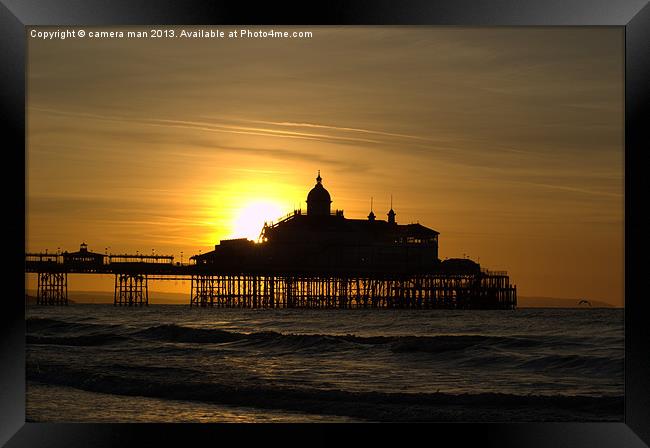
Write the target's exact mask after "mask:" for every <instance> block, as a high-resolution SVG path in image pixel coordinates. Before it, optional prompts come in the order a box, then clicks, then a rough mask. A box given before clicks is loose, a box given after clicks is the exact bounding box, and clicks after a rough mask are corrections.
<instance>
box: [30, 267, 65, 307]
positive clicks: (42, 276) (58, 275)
mask: <svg viewBox="0 0 650 448" xmlns="http://www.w3.org/2000/svg"><path fill="white" fill-rule="evenodd" d="M36 304H37V305H67V304H68V274H67V273H66V272H39V273H38V286H37V289H36Z"/></svg>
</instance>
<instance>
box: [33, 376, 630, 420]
mask: <svg viewBox="0 0 650 448" xmlns="http://www.w3.org/2000/svg"><path fill="white" fill-rule="evenodd" d="M27 378H28V379H29V380H30V381H35V382H39V383H46V384H54V385H60V386H68V387H75V388H78V389H83V390H88V391H92V392H101V393H109V394H116V395H131V396H134V395H139V396H149V397H155V398H162V399H170V400H191V401H198V402H207V403H219V404H226V405H235V406H251V407H256V408H268V409H284V410H293V411H300V412H307V413H317V414H332V415H346V416H350V417H358V418H362V419H367V420H373V421H452V420H457V419H458V415H459V412H460V411H461V410H462V412H463V414H462V415H463V420H465V421H471V420H475V421H498V420H499V416H505V415H509V416H510V417H509V418H510V419H512V418H513V417H514V418H515V419H517V415H525V416H526V417H520V418H522V419H523V420H525V419H526V418H527V419H529V420H540V419H541V420H544V418H545V417H544V416H545V415H547V416H549V417H548V418H552V419H557V418H558V415H564V416H565V418H568V419H569V420H571V419H573V420H581V419H587V420H601V421H602V420H609V421H612V420H620V418H621V416H622V415H623V397H622V396H616V395H611V396H585V395H514V394H503V393H477V394H469V393H467V394H451V393H440V392H437V393H401V392H399V393H398V392H395V393H391V392H352V391H343V390H339V389H318V388H309V387H287V386H282V385H274V384H272V383H266V384H259V385H248V386H242V384H227V383H219V382H214V381H211V382H202V381H197V380H188V379H186V378H184V377H183V376H182V375H180V376H179V375H164V376H155V377H150V376H147V375H145V376H129V377H128V378H125V377H124V376H123V375H119V374H115V373H114V372H107V371H101V372H98V371H94V370H92V369H91V368H88V369H83V368H71V367H69V366H65V365H48V364H43V363H41V364H36V363H28V366H27ZM524 408H525V409H526V410H527V411H529V412H526V413H521V410H522V409H524ZM530 411H534V412H530ZM468 412H469V414H468ZM551 416H552V417H551ZM523 420H520V421H523Z"/></svg>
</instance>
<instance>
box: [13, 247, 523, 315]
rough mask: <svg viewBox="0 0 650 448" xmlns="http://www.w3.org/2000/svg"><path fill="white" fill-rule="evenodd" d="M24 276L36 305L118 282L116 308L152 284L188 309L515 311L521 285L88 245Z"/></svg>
mask: <svg viewBox="0 0 650 448" xmlns="http://www.w3.org/2000/svg"><path fill="white" fill-rule="evenodd" d="M25 271H26V272H27V273H34V274H36V275H37V285H38V287H37V297H36V303H37V304H38V305H67V303H68V284H69V283H68V275H69V274H84V275H93V274H109V275H113V276H114V277H115V282H114V285H115V290H114V301H113V303H114V305H115V306H146V305H149V285H150V283H151V282H154V281H174V280H184V281H188V282H189V283H190V291H188V296H189V300H188V303H189V305H190V306H197V307H225V308H328V309H332V308H341V309H349V308H412V309H433V308H451V309H514V308H516V305H517V289H516V286H513V285H511V284H510V280H509V277H508V274H507V272H495V271H488V270H484V269H483V270H480V271H478V272H442V271H431V272H416V273H413V274H408V273H388V272H371V271H370V270H367V269H366V270H365V271H361V270H359V271H357V272H354V271H352V270H336V271H330V272H321V273H320V274H317V273H316V272H314V270H313V269H309V268H304V269H286V268H285V269H274V268H273V267H269V266H256V265H254V264H251V265H249V266H248V267H247V268H244V267H241V266H239V267H237V268H228V267H227V266H222V265H202V264H196V263H195V262H190V263H189V264H181V263H179V262H174V257H173V256H167V255H142V254H135V255H133V254H118V255H108V254H98V253H92V252H89V251H88V249H87V246H86V245H82V247H81V248H80V250H79V251H78V252H75V253H63V254H48V253H28V254H26V256H25Z"/></svg>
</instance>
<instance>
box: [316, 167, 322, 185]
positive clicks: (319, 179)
mask: <svg viewBox="0 0 650 448" xmlns="http://www.w3.org/2000/svg"><path fill="white" fill-rule="evenodd" d="M322 181H323V178H322V177H320V170H318V177H317V178H316V183H317V184H320V183H321V182H322Z"/></svg>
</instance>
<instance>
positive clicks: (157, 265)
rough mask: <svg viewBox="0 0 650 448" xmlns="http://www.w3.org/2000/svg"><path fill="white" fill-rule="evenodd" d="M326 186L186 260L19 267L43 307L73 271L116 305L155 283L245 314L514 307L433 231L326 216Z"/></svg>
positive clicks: (62, 260) (505, 280)
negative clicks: (183, 285) (443, 255)
mask: <svg viewBox="0 0 650 448" xmlns="http://www.w3.org/2000/svg"><path fill="white" fill-rule="evenodd" d="M331 203H332V200H331V196H330V194H329V192H328V191H327V190H326V189H325V187H324V186H323V183H322V177H321V175H320V172H319V173H318V177H317V178H316V185H315V186H314V188H312V190H311V191H310V192H309V194H308V196H307V213H303V212H302V210H301V209H297V210H294V211H293V213H290V214H289V215H287V216H285V217H284V218H282V219H280V220H279V221H277V222H275V223H266V224H265V225H264V227H263V229H262V231H261V234H260V238H259V242H254V241H251V240H248V239H246V238H239V239H232V240H222V241H220V244H218V245H215V249H214V250H213V251H210V252H208V253H205V254H198V255H194V256H191V257H190V261H189V263H187V264H184V263H180V262H175V261H174V257H173V256H171V255H155V254H153V253H152V254H151V255H144V254H135V255H134V254H108V253H106V254H101V253H96V252H92V251H90V250H89V249H88V246H87V245H86V244H85V243H82V244H81V246H80V248H79V250H78V251H75V252H63V253H60V252H57V253H56V254H49V253H47V252H45V253H27V254H26V256H25V270H26V272H28V273H35V274H37V276H38V283H37V294H36V302H37V304H39V305H65V304H67V303H68V299H67V296H68V293H67V291H68V275H69V274H111V275H114V276H115V283H114V288H115V289H114V302H113V303H114V305H116V306H142V305H148V304H149V283H150V282H152V281H168V280H188V281H189V282H190V284H191V288H190V300H189V304H190V306H202V307H206V306H217V307H242V308H368V307H372V308H457V309H514V308H516V306H517V288H516V286H513V285H511V284H510V279H509V276H508V274H507V272H505V271H490V270H487V269H483V268H481V266H480V265H479V264H478V263H476V262H474V261H472V260H470V259H467V258H452V259H446V260H444V261H441V260H440V259H439V258H438V236H439V233H438V232H437V231H435V230H433V229H430V228H428V227H425V226H423V225H421V224H419V223H418V224H404V225H402V224H398V223H397V221H396V218H395V216H396V213H395V211H394V210H393V206H392V200H391V209H390V211H389V212H388V213H387V216H388V219H387V220H379V219H376V216H375V214H374V212H373V210H372V205H371V211H370V214H369V215H368V219H348V218H346V217H345V216H344V212H343V210H335V211H333V212H332V210H331V207H330V205H331Z"/></svg>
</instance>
